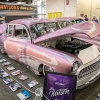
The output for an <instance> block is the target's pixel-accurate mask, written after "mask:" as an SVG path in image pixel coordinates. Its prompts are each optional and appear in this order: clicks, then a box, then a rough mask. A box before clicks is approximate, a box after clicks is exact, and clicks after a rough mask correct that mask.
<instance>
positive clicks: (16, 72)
mask: <svg viewBox="0 0 100 100" xmlns="http://www.w3.org/2000/svg"><path fill="white" fill-rule="evenodd" d="M21 73H22V72H21V71H20V70H16V71H14V72H12V73H11V74H12V75H13V76H16V75H19V74H21Z"/></svg>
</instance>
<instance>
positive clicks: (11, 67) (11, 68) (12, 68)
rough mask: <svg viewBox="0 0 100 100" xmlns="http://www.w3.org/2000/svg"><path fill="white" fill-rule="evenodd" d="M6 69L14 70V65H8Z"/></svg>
mask: <svg viewBox="0 0 100 100" xmlns="http://www.w3.org/2000/svg"><path fill="white" fill-rule="evenodd" d="M7 69H8V70H9V71H12V70H15V67H13V66H9V67H7Z"/></svg>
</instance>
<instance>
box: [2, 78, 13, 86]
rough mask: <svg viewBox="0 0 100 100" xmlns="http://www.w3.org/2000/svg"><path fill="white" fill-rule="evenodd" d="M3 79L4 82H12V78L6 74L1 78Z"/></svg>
mask: <svg viewBox="0 0 100 100" xmlns="http://www.w3.org/2000/svg"><path fill="white" fill-rule="evenodd" d="M3 81H4V82H5V83H6V84H9V83H12V82H14V79H13V78H12V77H10V76H7V77H5V78H3Z"/></svg>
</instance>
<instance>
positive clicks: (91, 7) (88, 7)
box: [77, 0, 100, 21]
mask: <svg viewBox="0 0 100 100" xmlns="http://www.w3.org/2000/svg"><path fill="white" fill-rule="evenodd" d="M80 13H83V14H86V15H88V18H90V19H92V17H93V16H96V17H97V18H98V19H99V21H100V0H77V16H79V15H80Z"/></svg>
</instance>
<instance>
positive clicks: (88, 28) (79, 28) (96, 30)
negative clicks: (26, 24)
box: [34, 21, 100, 43]
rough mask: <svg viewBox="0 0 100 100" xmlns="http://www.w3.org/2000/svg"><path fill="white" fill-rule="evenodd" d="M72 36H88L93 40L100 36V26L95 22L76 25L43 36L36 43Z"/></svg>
mask: <svg viewBox="0 0 100 100" xmlns="http://www.w3.org/2000/svg"><path fill="white" fill-rule="evenodd" d="M71 34H86V35H88V36H89V37H90V38H93V37H95V36H97V35H99V34H100V26H99V25H98V23H96V22H93V21H87V22H82V23H79V24H75V25H72V26H69V27H66V28H63V29H60V30H58V31H55V32H53V33H49V34H46V35H43V36H41V37H39V38H37V39H35V40H34V43H38V42H42V41H47V40H50V39H53V38H57V37H61V36H65V35H71Z"/></svg>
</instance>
